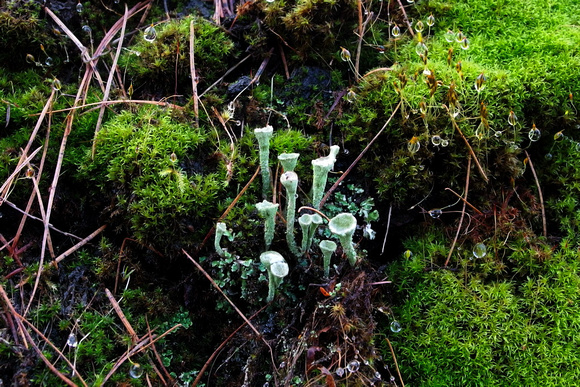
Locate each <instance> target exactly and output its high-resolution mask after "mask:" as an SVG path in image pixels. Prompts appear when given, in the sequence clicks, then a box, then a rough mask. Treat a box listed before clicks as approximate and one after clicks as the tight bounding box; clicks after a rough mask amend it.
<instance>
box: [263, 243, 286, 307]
mask: <svg viewBox="0 0 580 387" xmlns="http://www.w3.org/2000/svg"><path fill="white" fill-rule="evenodd" d="M260 262H262V264H263V265H264V266H265V267H266V270H267V271H268V298H267V299H266V300H267V301H268V302H270V301H272V300H273V299H274V296H275V295H276V289H278V286H280V284H281V283H282V280H283V279H284V277H286V276H287V275H288V272H289V271H290V268H289V267H288V264H287V263H286V261H285V260H284V257H282V255H281V254H280V253H278V252H276V251H265V252H263V253H262V254H261V255H260Z"/></svg>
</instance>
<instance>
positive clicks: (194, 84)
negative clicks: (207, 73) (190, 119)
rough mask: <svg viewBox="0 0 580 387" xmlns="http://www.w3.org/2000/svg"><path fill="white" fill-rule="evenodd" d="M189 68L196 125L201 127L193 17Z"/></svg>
mask: <svg viewBox="0 0 580 387" xmlns="http://www.w3.org/2000/svg"><path fill="white" fill-rule="evenodd" d="M189 68H190V72H191V89H192V97H193V114H194V115H195V127H196V128H199V96H198V95H197V72H196V71H195V28H194V25H193V19H192V20H191V22H190V23H189Z"/></svg>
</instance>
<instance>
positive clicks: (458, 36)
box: [455, 31, 465, 43]
mask: <svg viewBox="0 0 580 387" xmlns="http://www.w3.org/2000/svg"><path fill="white" fill-rule="evenodd" d="M464 38H465V35H463V32H461V31H458V32H457V33H456V34H455V41H456V42H457V43H461V42H463V39H464Z"/></svg>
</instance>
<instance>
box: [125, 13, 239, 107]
mask: <svg viewBox="0 0 580 387" xmlns="http://www.w3.org/2000/svg"><path fill="white" fill-rule="evenodd" d="M191 22H193V24H194V29H195V51H194V53H195V67H196V72H197V74H198V77H199V85H198V86H199V87H200V88H204V87H207V86H209V85H211V84H212V83H213V81H214V80H215V79H216V78H217V77H218V76H221V75H222V74H223V72H225V70H226V69H227V67H228V60H230V59H232V58H233V56H234V55H232V50H233V48H234V46H233V43H232V41H231V40H230V39H229V38H228V37H227V36H226V34H225V33H224V32H223V31H222V30H220V28H219V27H218V26H216V25H214V24H212V23H210V22H209V21H207V20H205V19H202V18H199V17H194V16H189V17H186V18H183V19H181V20H171V21H169V22H166V23H160V24H158V25H155V26H154V28H155V30H156V32H157V37H156V39H155V40H154V41H152V42H148V41H146V40H145V39H144V38H143V35H142V34H141V35H139V37H138V39H136V43H135V44H134V45H133V46H131V47H130V50H126V51H125V52H124V53H123V55H121V57H120V58H119V66H120V67H121V68H123V69H126V70H127V73H128V74H129V76H130V77H129V79H130V80H131V81H132V83H133V87H134V89H135V90H136V92H138V93H143V92H145V90H146V91H147V92H154V93H157V94H160V95H163V96H165V95H167V94H173V93H175V92H177V93H186V92H187V93H191V83H192V82H191V70H190V55H189V46H190V44H189V41H190V38H189V35H190V33H189V32H190V23H191ZM149 87H153V89H152V90H149V89H148V88H149ZM176 87H177V90H176Z"/></svg>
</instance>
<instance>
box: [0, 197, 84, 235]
mask: <svg viewBox="0 0 580 387" xmlns="http://www.w3.org/2000/svg"><path fill="white" fill-rule="evenodd" d="M0 203H5V204H6V205H8V206H10V207H12V208H13V209H15V210H16V211H18V212H20V213H21V214H23V215H25V216H26V217H28V218H30V219H34V220H38V221H40V222H42V219H41V218H38V217H36V216H34V215H31V214H29V213H28V212H26V211H24V210H22V209H20V208H19V207H18V206H17V205H16V204H14V203H12V202H11V201H10V200H4V201H2V200H1V199H0ZM48 227H50V229H51V230H54V231H56V232H58V233H59V234H62V235H65V236H68V237H71V238H75V239H78V240H81V239H83V238H81V237H79V236H76V235H74V234H71V233H68V232H66V231H62V230H60V229H58V228H56V227H54V226H53V225H52V224H49V225H48Z"/></svg>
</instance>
